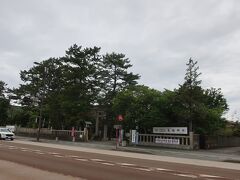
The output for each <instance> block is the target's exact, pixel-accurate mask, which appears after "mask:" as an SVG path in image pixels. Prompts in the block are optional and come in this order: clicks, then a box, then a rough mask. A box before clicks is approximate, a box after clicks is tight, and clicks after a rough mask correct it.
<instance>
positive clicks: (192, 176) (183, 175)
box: [173, 174, 198, 178]
mask: <svg viewBox="0 0 240 180" xmlns="http://www.w3.org/2000/svg"><path fill="white" fill-rule="evenodd" d="M173 175H176V176H181V177H189V178H198V176H195V175H192V174H173Z"/></svg>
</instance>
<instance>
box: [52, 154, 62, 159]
mask: <svg viewBox="0 0 240 180" xmlns="http://www.w3.org/2000/svg"><path fill="white" fill-rule="evenodd" d="M53 156H54V157H58V158H62V157H64V156H62V155H57V154H54V155H53Z"/></svg>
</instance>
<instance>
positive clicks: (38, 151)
mask: <svg viewBox="0 0 240 180" xmlns="http://www.w3.org/2000/svg"><path fill="white" fill-rule="evenodd" d="M32 151H36V152H40V151H41V150H38V149H33V150H32Z"/></svg>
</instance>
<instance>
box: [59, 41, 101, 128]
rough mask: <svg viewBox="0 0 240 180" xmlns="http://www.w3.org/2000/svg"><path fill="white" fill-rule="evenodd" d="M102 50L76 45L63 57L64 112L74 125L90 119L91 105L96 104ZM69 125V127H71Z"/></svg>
mask: <svg viewBox="0 0 240 180" xmlns="http://www.w3.org/2000/svg"><path fill="white" fill-rule="evenodd" d="M99 52H100V48H98V47H93V48H82V47H81V46H77V45H76V44H75V45H73V46H72V47H70V48H69V49H68V50H67V51H66V56H65V57H63V62H64V76H65V78H66V80H65V85H64V87H65V89H64V91H63V94H64V96H63V98H62V102H63V105H62V106H63V111H64V113H65V116H66V117H68V121H69V123H70V124H72V125H74V124H75V125H78V124H79V123H81V122H82V121H83V120H85V119H87V118H88V115H89V113H88V112H89V110H90V108H91V105H93V104H94V103H96V100H97V97H98V94H99V92H100V90H101V88H100V87H99V81H100V79H99V78H100V72H99V66H100V63H101V56H100V55H99ZM70 124H69V125H70Z"/></svg>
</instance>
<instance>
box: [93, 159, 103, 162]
mask: <svg viewBox="0 0 240 180" xmlns="http://www.w3.org/2000/svg"><path fill="white" fill-rule="evenodd" d="M91 161H96V162H101V161H105V160H102V159H91Z"/></svg>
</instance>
